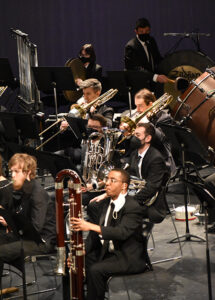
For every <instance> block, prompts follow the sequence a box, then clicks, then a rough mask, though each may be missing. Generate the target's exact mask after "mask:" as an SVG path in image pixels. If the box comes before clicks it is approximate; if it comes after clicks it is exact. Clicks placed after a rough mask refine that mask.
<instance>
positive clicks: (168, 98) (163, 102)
mask: <svg viewBox="0 0 215 300" xmlns="http://www.w3.org/2000/svg"><path fill="white" fill-rule="evenodd" d="M172 100H173V96H172V95H169V94H168V93H165V94H163V95H162V96H161V97H160V98H159V99H157V100H156V101H155V102H153V104H152V105H151V106H150V107H149V108H147V109H146V110H145V111H143V112H142V113H141V114H139V115H138V116H137V117H135V118H134V119H132V118H130V117H128V116H123V117H121V120H120V123H126V124H128V127H129V131H130V135H131V134H132V133H133V132H134V130H135V129H136V125H137V123H138V122H139V121H140V120H141V119H142V118H143V117H145V116H147V117H148V118H151V117H153V116H154V115H156V114H157V113H158V112H159V111H161V110H162V109H164V108H165V107H166V106H168V105H169V104H170V103H171V102H172ZM126 138H127V136H125V137H124V138H122V139H121V140H120V141H119V142H118V144H120V143H122V142H123V141H124V140H125V139H126Z"/></svg>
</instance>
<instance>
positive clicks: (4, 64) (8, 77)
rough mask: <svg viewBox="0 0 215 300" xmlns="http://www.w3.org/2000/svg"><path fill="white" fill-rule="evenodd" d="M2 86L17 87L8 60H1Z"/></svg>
mask: <svg viewBox="0 0 215 300" xmlns="http://www.w3.org/2000/svg"><path fill="white" fill-rule="evenodd" d="M0 86H9V87H11V88H12V89H15V88H16V87H17V83H16V82H15V79H14V76H13V72H12V69H11V66H10V63H9V60H8V58H0Z"/></svg>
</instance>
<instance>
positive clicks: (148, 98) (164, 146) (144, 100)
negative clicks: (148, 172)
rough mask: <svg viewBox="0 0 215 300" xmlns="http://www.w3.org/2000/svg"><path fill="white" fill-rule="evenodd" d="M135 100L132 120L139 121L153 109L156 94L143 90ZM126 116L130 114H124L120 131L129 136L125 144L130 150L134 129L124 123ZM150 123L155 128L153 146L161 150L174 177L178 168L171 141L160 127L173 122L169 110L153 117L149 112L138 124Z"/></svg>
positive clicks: (128, 154)
mask: <svg viewBox="0 0 215 300" xmlns="http://www.w3.org/2000/svg"><path fill="white" fill-rule="evenodd" d="M134 99H135V105H136V109H134V110H133V111H132V114H131V119H132V120H135V119H136V120H138V117H139V116H140V115H141V114H142V113H144V112H145V111H147V110H148V109H149V108H150V107H152V105H153V102H155V101H156V98H155V96H154V94H153V93H152V92H150V91H149V90H147V89H142V90H140V91H139V92H137V93H136V95H135V98H134ZM126 115H128V112H124V113H123V114H122V117H121V123H120V129H121V130H123V131H124V135H127V136H128V138H127V139H125V141H124V144H125V145H126V146H125V147H126V148H128V144H129V136H131V134H132V129H131V128H132V127H131V126H130V124H129V121H128V122H124V121H123V117H124V116H126ZM149 121H150V122H151V123H152V124H153V125H154V126H155V137H154V139H153V146H154V147H155V148H157V149H159V151H160V152H161V153H162V155H163V156H164V158H165V161H166V163H167V165H168V167H169V168H170V170H171V176H173V175H175V172H176V166H175V162H174V159H173V157H172V153H171V144H170V141H169V140H168V139H167V137H166V136H165V134H164V133H163V131H162V129H161V128H160V127H159V123H163V122H165V123H170V122H172V117H171V116H170V114H169V113H168V111H167V110H159V111H158V112H156V114H155V115H152V114H151V112H150V111H149V113H148V114H147V115H144V116H143V118H141V119H140V120H138V122H141V123H142V122H143V123H147V122H149ZM123 147H124V145H123V144H122V145H121V148H123ZM126 156H130V152H129V151H128V152H127V155H126Z"/></svg>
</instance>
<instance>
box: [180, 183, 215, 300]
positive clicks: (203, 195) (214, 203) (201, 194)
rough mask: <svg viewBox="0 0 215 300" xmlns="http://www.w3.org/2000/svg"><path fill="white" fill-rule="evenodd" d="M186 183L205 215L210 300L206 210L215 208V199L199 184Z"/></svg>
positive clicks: (210, 297)
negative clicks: (197, 199)
mask: <svg viewBox="0 0 215 300" xmlns="http://www.w3.org/2000/svg"><path fill="white" fill-rule="evenodd" d="M186 183H187V184H188V185H189V186H190V187H191V189H192V190H193V191H194V193H195V194H196V196H197V197H198V198H199V200H200V202H201V205H202V207H203V210H204V213H205V238H206V261H207V277H208V296H209V300H212V298H213V297H212V284H211V265H210V250H209V240H208V210H209V209H210V208H211V209H213V208H214V207H215V198H214V196H213V195H212V194H211V192H210V191H209V189H208V188H206V186H205V185H204V184H203V183H201V182H198V181H197V182H194V181H193V180H191V179H190V178H189V177H188V179H187V181H186Z"/></svg>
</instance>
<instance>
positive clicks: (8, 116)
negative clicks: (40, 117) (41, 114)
mask: <svg viewBox="0 0 215 300" xmlns="http://www.w3.org/2000/svg"><path fill="white" fill-rule="evenodd" d="M0 121H1V122H2V125H3V128H4V131H5V138H6V139H7V140H10V139H13V138H18V137H24V138H30V139H37V138H38V133H39V124H38V123H37V122H35V119H34V117H33V115H32V114H29V113H13V112H0Z"/></svg>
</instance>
